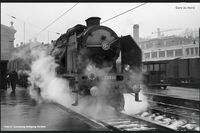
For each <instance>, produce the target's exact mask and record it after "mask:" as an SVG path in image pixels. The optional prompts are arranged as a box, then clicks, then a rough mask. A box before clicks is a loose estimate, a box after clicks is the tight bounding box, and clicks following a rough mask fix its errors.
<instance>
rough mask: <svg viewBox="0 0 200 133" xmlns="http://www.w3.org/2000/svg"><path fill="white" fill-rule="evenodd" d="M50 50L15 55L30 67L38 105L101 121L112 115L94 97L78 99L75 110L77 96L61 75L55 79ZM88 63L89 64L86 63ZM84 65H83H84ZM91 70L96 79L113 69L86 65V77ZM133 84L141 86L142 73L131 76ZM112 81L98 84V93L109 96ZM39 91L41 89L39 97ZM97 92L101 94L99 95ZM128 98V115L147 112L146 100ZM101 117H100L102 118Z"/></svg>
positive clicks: (30, 51)
mask: <svg viewBox="0 0 200 133" xmlns="http://www.w3.org/2000/svg"><path fill="white" fill-rule="evenodd" d="M48 51H49V50H48V49H47V47H44V46H41V45H40V46H38V47H35V48H33V49H31V50H30V49H24V50H22V51H20V53H17V54H15V57H16V56H17V57H18V58H22V59H24V60H25V61H26V62H27V63H28V64H30V68H31V71H28V74H29V78H28V80H29V81H30V83H31V85H30V86H29V87H28V90H29V94H30V95H31V97H32V98H33V99H35V100H37V101H38V102H39V103H41V102H42V101H47V102H57V103H59V104H62V105H64V106H66V107H68V108H71V109H73V110H75V111H78V112H80V113H82V114H85V115H89V116H92V117H95V118H101V117H102V116H104V117H106V116H110V115H111V114H112V115H113V108H112V107H110V106H107V105H106V103H105V101H104V99H102V98H101V97H99V96H95V97H93V96H92V97H91V96H90V97H81V96H79V105H78V106H76V107H74V106H71V104H72V103H73V102H74V96H73V94H72V93H71V90H70V86H69V82H68V81H67V80H65V79H63V78H61V77H59V76H58V75H56V72H55V69H56V67H57V66H58V64H56V63H55V60H54V58H53V57H52V56H50V55H49V54H48ZM87 61H88V60H87ZM84 63H85V62H82V64H83V65H84ZM88 65H91V66H92V71H95V73H96V74H97V76H103V75H106V74H107V73H108V71H109V70H110V69H111V68H109V67H107V68H104V69H99V68H96V67H95V66H94V64H92V63H91V62H87V65H86V68H85V70H84V71H85V74H88V71H87V66H88ZM130 82H131V83H142V76H141V73H135V72H132V74H131V81H130ZM110 85H111V84H110V81H109V80H106V79H103V80H101V82H99V84H98V88H100V89H99V92H101V93H103V94H107V95H108V94H109V92H108V90H109V88H110V87H111V86H110ZM38 88H40V89H41V92H40V95H39V93H38V91H39V90H38ZM99 92H98V93H99ZM124 97H125V111H124V112H125V113H128V114H135V113H139V112H141V111H144V110H145V109H146V108H147V106H148V104H147V100H146V98H145V96H144V95H143V94H142V93H140V99H141V100H142V102H135V100H134V96H132V95H130V94H124ZM99 113H100V114H99Z"/></svg>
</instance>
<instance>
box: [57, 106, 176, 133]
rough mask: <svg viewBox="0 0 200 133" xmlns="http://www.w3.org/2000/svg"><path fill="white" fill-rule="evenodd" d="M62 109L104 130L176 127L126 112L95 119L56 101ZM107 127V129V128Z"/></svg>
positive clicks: (142, 129)
mask: <svg viewBox="0 0 200 133" xmlns="http://www.w3.org/2000/svg"><path fill="white" fill-rule="evenodd" d="M55 104H56V105H57V106H59V107H60V108H61V109H63V110H65V111H67V112H70V113H72V114H74V115H76V116H77V117H78V118H79V119H81V120H83V121H85V122H86V123H88V124H89V125H92V126H93V127H96V128H99V129H102V130H108V131H109V130H110V131H169V132H172V131H175V130H174V129H171V128H168V127H165V126H163V125H161V124H159V123H154V122H151V121H148V120H145V119H142V118H139V117H137V116H129V115H127V114H124V113H116V112H115V113H114V114H113V115H112V116H109V117H106V118H103V119H95V118H92V117H91V116H84V115H82V114H79V113H78V112H75V111H73V110H71V109H69V108H67V107H65V106H63V105H60V104H57V103H55ZM105 128H106V129H105Z"/></svg>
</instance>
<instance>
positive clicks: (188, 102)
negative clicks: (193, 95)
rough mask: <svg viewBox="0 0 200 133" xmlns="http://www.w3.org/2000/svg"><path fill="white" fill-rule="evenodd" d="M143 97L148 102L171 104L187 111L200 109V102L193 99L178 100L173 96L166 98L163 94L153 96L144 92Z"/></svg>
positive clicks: (153, 94)
mask: <svg viewBox="0 0 200 133" xmlns="http://www.w3.org/2000/svg"><path fill="white" fill-rule="evenodd" d="M144 95H146V96H147V97H148V100H152V101H155V102H162V103H166V104H173V105H177V106H179V107H180V106H182V107H185V109H186V108H189V109H191V108H192V109H197V110H199V109H200V100H195V99H186V98H179V97H175V96H170V95H169V96H168V95H163V94H155V93H147V92H144Z"/></svg>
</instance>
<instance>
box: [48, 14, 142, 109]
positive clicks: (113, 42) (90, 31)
mask: <svg viewBox="0 0 200 133" xmlns="http://www.w3.org/2000/svg"><path fill="white" fill-rule="evenodd" d="M100 19H101V18H99V17H91V18H88V19H87V20H86V23H87V25H86V26H85V25H80V24H78V25H76V26H74V27H72V28H70V29H68V30H67V32H66V33H65V34H63V35H61V36H60V37H59V38H58V39H57V40H56V43H55V45H54V48H53V49H52V51H51V55H52V56H54V57H55V60H56V62H57V63H58V64H59V67H58V68H57V73H58V74H59V75H60V76H62V77H64V78H66V79H67V80H68V81H69V82H70V87H71V88H74V89H72V91H73V92H75V93H76V94H77V97H78V95H81V96H93V97H102V99H104V100H106V103H107V104H109V105H111V106H113V107H114V108H115V109H116V110H118V111H121V110H123V108H124V97H123V93H135V94H136V101H138V93H139V90H140V88H139V82H134V81H132V79H131V71H133V70H134V72H136V73H140V72H141V63H142V62H141V60H142V58H141V49H140V48H139V47H138V45H137V44H136V42H135V41H134V40H133V38H132V37H131V36H130V35H127V36H123V37H118V36H117V34H116V33H115V32H114V31H113V30H112V29H110V28H109V27H106V26H102V25H100ZM134 86H137V87H134ZM77 104H78V98H76V100H75V103H74V104H73V105H77Z"/></svg>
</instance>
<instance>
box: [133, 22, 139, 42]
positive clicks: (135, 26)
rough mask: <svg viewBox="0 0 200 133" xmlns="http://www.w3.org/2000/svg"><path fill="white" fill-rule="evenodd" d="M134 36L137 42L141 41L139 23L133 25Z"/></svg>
mask: <svg viewBox="0 0 200 133" xmlns="http://www.w3.org/2000/svg"><path fill="white" fill-rule="evenodd" d="M133 38H134V40H135V41H136V42H137V43H138V42H139V24H135V25H133Z"/></svg>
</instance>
